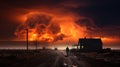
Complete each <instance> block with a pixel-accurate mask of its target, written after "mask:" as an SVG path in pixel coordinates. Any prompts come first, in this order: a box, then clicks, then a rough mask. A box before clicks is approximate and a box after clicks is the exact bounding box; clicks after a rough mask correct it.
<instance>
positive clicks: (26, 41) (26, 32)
mask: <svg viewBox="0 0 120 67" xmlns="http://www.w3.org/2000/svg"><path fill="white" fill-rule="evenodd" d="M26 42H27V45H26V49H27V51H28V28H27V29H26Z"/></svg>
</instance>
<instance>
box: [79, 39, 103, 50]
mask: <svg viewBox="0 0 120 67" xmlns="http://www.w3.org/2000/svg"><path fill="white" fill-rule="evenodd" d="M77 47H78V48H79V49H80V50H83V51H99V50H102V48H103V44H102V40H101V39H100V38H99V39H96V38H80V39H79V41H78V45H77Z"/></svg>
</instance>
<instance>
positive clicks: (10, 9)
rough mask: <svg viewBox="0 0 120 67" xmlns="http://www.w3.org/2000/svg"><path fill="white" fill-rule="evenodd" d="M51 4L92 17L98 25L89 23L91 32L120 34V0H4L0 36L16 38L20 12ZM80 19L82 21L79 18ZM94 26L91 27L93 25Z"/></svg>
mask: <svg viewBox="0 0 120 67" xmlns="http://www.w3.org/2000/svg"><path fill="white" fill-rule="evenodd" d="M39 7H47V8H49V9H59V8H60V9H65V10H66V11H69V12H72V13H75V14H78V15H80V16H85V17H89V18H92V19H93V20H94V24H95V26H96V27H93V26H92V25H89V23H85V24H86V25H87V26H88V30H89V32H90V33H96V32H97V31H100V32H101V33H102V34H103V35H106V36H113V37H117V38H119V37H120V1H119V0H0V40H5V39H10V38H13V37H14V36H15V35H14V32H15V30H16V27H17V25H19V24H20V23H19V22H20V21H18V20H15V19H16V16H18V15H21V14H25V13H27V12H28V10H31V9H39ZM76 23H77V24H78V25H79V24H83V25H84V23H80V22H79V21H76ZM92 27H93V28H94V30H91V28H92Z"/></svg>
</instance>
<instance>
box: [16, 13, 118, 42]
mask: <svg viewBox="0 0 120 67" xmlns="http://www.w3.org/2000/svg"><path fill="white" fill-rule="evenodd" d="M78 18H79V19H84V18H85V19H86V18H87V19H88V20H90V22H88V23H85V24H84V23H80V24H77V23H76V20H77V19H78ZM19 20H21V21H22V22H21V24H20V25H18V27H17V29H16V31H15V33H14V34H15V35H16V36H17V39H18V40H26V28H28V30H29V31H28V35H29V41H35V40H38V41H39V42H41V43H66V42H71V43H72V44H73V43H77V41H78V39H79V38H84V37H88V38H91V37H92V38H96V37H97V38H101V39H102V41H103V43H104V44H106V43H110V42H118V41H119V39H112V38H111V37H104V35H102V37H101V34H99V33H96V34H97V35H96V34H95V33H94V34H91V33H89V32H88V31H89V30H88V27H87V26H89V25H90V26H93V28H94V27H96V26H95V25H94V22H93V20H92V19H90V18H88V17H82V16H79V17H78V16H76V15H75V14H73V13H68V14H67V13H66V14H65V13H57V12H48V11H30V12H28V13H26V14H24V15H23V16H22V15H21V16H20V17H19ZM93 30H94V29H93Z"/></svg>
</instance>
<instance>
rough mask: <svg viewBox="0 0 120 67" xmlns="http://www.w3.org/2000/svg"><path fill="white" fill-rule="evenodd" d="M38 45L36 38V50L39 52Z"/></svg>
mask: <svg viewBox="0 0 120 67" xmlns="http://www.w3.org/2000/svg"><path fill="white" fill-rule="evenodd" d="M37 44H38V43H37V38H36V50H37V47H38V45H37Z"/></svg>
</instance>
